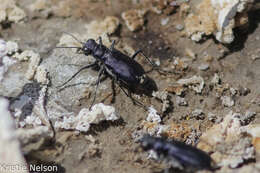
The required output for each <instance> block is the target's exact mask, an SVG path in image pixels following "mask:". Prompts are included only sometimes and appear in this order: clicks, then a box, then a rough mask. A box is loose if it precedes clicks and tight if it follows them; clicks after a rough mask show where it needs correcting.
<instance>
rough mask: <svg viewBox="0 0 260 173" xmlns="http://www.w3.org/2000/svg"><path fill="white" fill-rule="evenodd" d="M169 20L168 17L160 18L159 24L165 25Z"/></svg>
mask: <svg viewBox="0 0 260 173" xmlns="http://www.w3.org/2000/svg"><path fill="white" fill-rule="evenodd" d="M169 20H170V19H169V17H167V18H163V19H161V25H162V26H165V25H167V24H168V22H169Z"/></svg>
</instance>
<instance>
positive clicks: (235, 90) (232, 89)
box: [229, 88, 237, 96]
mask: <svg viewBox="0 0 260 173" xmlns="http://www.w3.org/2000/svg"><path fill="white" fill-rule="evenodd" d="M229 90H230V93H231V95H232V96H234V95H236V94H237V89H235V88H230V89H229Z"/></svg>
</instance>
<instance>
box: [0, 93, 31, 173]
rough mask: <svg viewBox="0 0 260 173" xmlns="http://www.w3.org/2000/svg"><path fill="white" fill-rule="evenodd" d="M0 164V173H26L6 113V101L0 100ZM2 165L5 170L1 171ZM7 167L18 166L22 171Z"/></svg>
mask: <svg viewBox="0 0 260 173" xmlns="http://www.w3.org/2000/svg"><path fill="white" fill-rule="evenodd" d="M0 114H1V118H0V155H1V156H2V157H0V163H1V171H0V172H3V173H8V172H10V170H12V172H14V173H27V172H28V170H27V166H26V162H25V160H24V158H23V155H22V153H21V150H20V144H19V141H18V139H17V138H16V135H15V129H14V122H13V119H12V117H11V114H10V112H9V111H8V101H7V100H6V99H4V98H0ZM4 165H6V166H7V169H3V168H4ZM8 165H19V166H20V168H23V169H17V170H16V169H14V170H13V169H12V168H13V167H8Z"/></svg>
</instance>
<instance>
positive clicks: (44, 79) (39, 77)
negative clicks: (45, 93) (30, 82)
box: [34, 65, 49, 84]
mask: <svg viewBox="0 0 260 173" xmlns="http://www.w3.org/2000/svg"><path fill="white" fill-rule="evenodd" d="M34 78H35V79H36V81H37V82H38V83H42V84H48V83H49V79H48V71H47V69H46V67H45V66H43V65H40V66H38V67H37V70H36V74H35V76H34Z"/></svg>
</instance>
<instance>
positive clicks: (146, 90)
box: [137, 76, 158, 97]
mask: <svg viewBox="0 0 260 173" xmlns="http://www.w3.org/2000/svg"><path fill="white" fill-rule="evenodd" d="M154 91H158V87H157V84H156V82H155V81H154V80H153V79H152V78H150V77H149V76H147V77H146V82H145V84H144V85H143V91H142V93H140V94H145V95H146V96H149V97H152V93H153V92H154ZM137 94H138V93H137Z"/></svg>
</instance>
